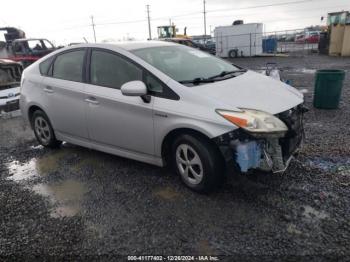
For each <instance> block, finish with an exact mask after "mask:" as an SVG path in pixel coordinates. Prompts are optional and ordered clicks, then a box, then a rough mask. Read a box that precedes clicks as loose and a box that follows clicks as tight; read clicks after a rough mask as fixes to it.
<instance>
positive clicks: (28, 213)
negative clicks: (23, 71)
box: [0, 55, 350, 261]
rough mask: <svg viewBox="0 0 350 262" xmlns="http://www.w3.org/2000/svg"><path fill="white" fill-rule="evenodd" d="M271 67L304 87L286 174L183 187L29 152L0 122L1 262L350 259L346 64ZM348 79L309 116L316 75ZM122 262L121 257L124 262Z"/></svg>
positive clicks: (151, 175)
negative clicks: (197, 189) (298, 146)
mask: <svg viewBox="0 0 350 262" xmlns="http://www.w3.org/2000/svg"><path fill="white" fill-rule="evenodd" d="M233 62H234V63H236V64H239V65H241V66H244V67H248V68H252V69H259V68H261V67H263V66H264V65H265V64H266V62H277V63H278V66H279V67H280V68H281V69H283V73H282V74H283V77H284V78H285V79H289V80H291V81H292V82H293V85H294V86H296V87H297V88H299V89H307V90H309V93H308V94H306V104H307V106H309V108H310V112H309V113H308V114H307V115H306V118H305V128H306V141H305V144H304V146H303V148H302V150H301V152H300V153H299V155H298V156H297V157H296V159H295V160H294V161H292V163H291V166H290V168H289V169H288V171H287V172H286V173H285V174H280V175H268V174H260V173H256V174H254V175H249V176H237V175H236V176H235V175H232V176H231V177H229V178H228V181H227V184H226V185H225V186H223V188H221V189H220V190H219V191H218V192H215V193H212V194H210V195H200V194H196V193H193V192H191V191H189V190H188V189H186V188H185V187H184V186H183V185H181V183H180V182H179V180H178V178H177V177H175V176H173V175H172V174H170V173H169V171H167V170H166V169H162V168H157V167H153V166H150V165H146V164H142V163H139V162H135V161H132V160H127V159H124V158H120V157H116V156H112V155H108V154H104V153H100V152H96V151H91V150H88V149H85V148H81V147H77V146H73V145H70V144H64V145H63V146H62V148H61V149H58V150H49V149H45V148H43V147H41V146H38V144H37V142H36V141H35V139H34V136H33V134H32V131H31V130H30V129H29V127H28V126H26V125H25V124H24V123H23V121H22V119H21V118H20V117H13V118H9V119H0V224H1V227H0V260H15V259H18V258H22V259H24V260H28V259H29V258H36V259H39V258H41V260H48V259H63V258H64V257H65V258H66V259H67V258H69V257H70V258H72V260H73V258H74V260H76V259H77V260H79V259H81V260H92V259H95V260H102V259H105V260H111V259H112V258H117V256H118V255H121V256H125V255H136V254H137V255H216V256H220V260H222V261H224V260H227V261H248V260H249V261H252V260H255V261H262V260H274V261H276V260H289V261H302V260H308V261H349V260H348V259H349V257H350V251H349V247H350V245H349V243H350V219H349V218H350V190H349V189H350V188H349V187H350V103H349V99H350V82H349V78H350V72H349V70H350V59H349V58H347V59H345V58H344V59H342V58H335V57H326V56H317V55H312V56H306V57H288V58H251V59H248V58H246V59H235V60H234V61H233ZM319 68H342V69H345V70H347V79H346V81H345V86H344V92H343V98H342V102H341V105H340V109H338V110H329V111H325V110H316V109H314V108H313V107H312V103H311V102H312V91H313V84H314V82H313V81H314V80H313V79H314V70H315V69H319ZM125 258H126V257H119V259H125Z"/></svg>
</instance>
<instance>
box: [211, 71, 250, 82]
mask: <svg viewBox="0 0 350 262" xmlns="http://www.w3.org/2000/svg"><path fill="white" fill-rule="evenodd" d="M245 72H247V69H239V70H234V71H222V72H221V73H220V74H218V75H215V76H212V77H209V78H207V79H210V80H212V79H215V78H218V77H224V76H227V75H230V74H234V73H245Z"/></svg>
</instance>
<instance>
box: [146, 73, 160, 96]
mask: <svg viewBox="0 0 350 262" xmlns="http://www.w3.org/2000/svg"><path fill="white" fill-rule="evenodd" d="M146 86H147V89H148V91H150V92H152V93H162V92H163V85H162V84H161V83H160V82H159V81H158V80H156V79H155V78H154V77H153V76H151V75H150V74H147V75H146Z"/></svg>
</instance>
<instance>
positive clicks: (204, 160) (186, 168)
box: [172, 135, 225, 192]
mask: <svg viewBox="0 0 350 262" xmlns="http://www.w3.org/2000/svg"><path fill="white" fill-rule="evenodd" d="M172 159H173V161H172V162H173V167H174V168H175V170H176V172H177V174H178V175H179V176H180V178H181V180H182V182H183V183H185V184H186V185H187V186H188V187H189V188H191V189H192V190H194V191H197V192H210V191H212V190H213V189H215V188H217V187H218V186H219V185H220V184H221V183H222V181H223V180H224V179H223V178H224V171H225V164H224V161H223V160H222V157H221V155H220V152H219V151H218V150H216V149H215V148H214V146H213V145H212V144H211V143H210V142H209V141H206V140H205V139H204V138H197V137H194V136H192V135H181V136H179V137H178V138H177V139H175V141H174V143H173V146H172Z"/></svg>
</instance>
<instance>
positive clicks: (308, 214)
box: [303, 206, 329, 221]
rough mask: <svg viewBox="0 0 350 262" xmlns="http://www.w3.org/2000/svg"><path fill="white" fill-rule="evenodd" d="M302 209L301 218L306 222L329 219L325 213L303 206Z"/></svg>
mask: <svg viewBox="0 0 350 262" xmlns="http://www.w3.org/2000/svg"><path fill="white" fill-rule="evenodd" d="M303 208H304V212H303V216H304V217H305V218H306V219H307V220H313V221H315V220H322V219H325V218H328V217H329V215H328V214H327V213H326V212H324V211H318V210H316V209H314V208H313V207H311V206H303Z"/></svg>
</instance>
